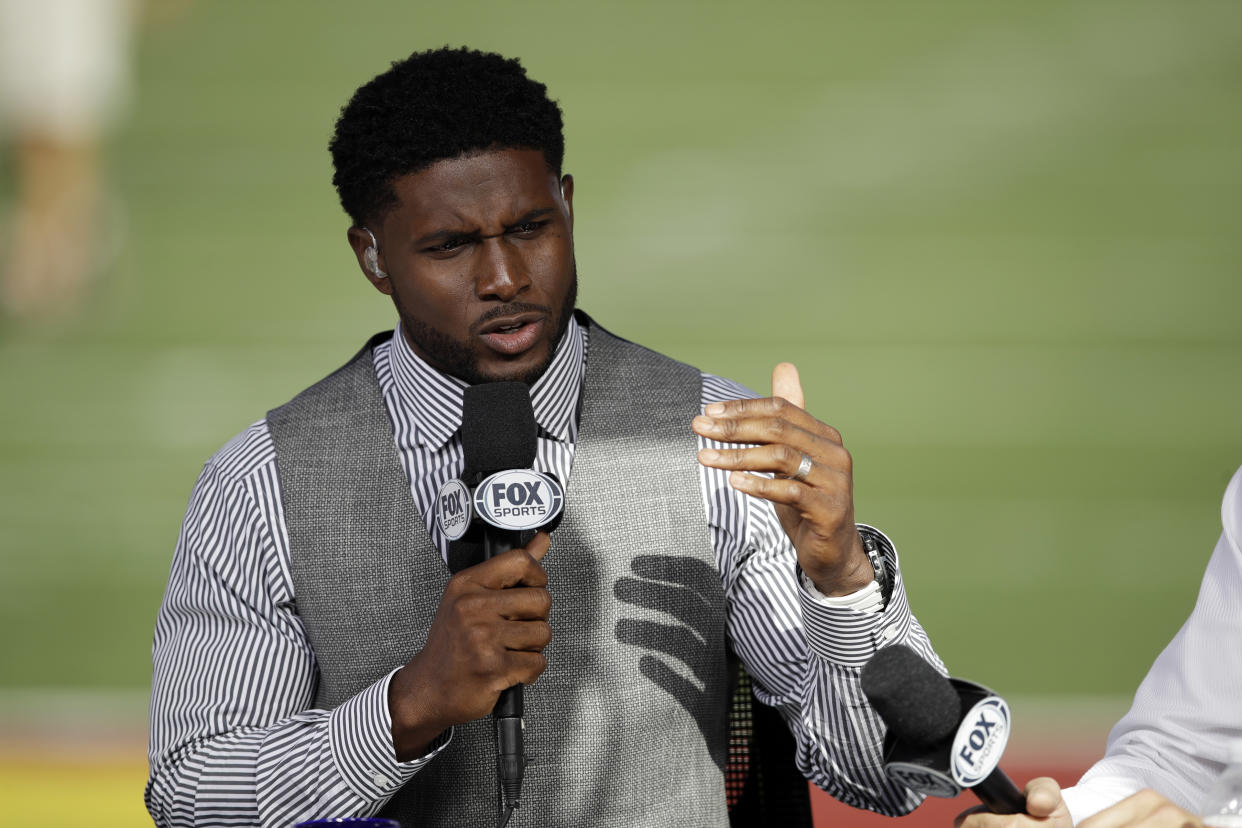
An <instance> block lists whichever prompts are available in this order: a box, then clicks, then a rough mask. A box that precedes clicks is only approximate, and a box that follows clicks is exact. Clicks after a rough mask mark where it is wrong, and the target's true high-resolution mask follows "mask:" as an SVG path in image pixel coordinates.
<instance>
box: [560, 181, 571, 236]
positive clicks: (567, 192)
mask: <svg viewBox="0 0 1242 828" xmlns="http://www.w3.org/2000/svg"><path fill="white" fill-rule="evenodd" d="M561 199H562V200H564V202H565V209H566V210H567V211H568V213H569V229H570V230H573V229H574V177H573V176H572V175H562V176H561Z"/></svg>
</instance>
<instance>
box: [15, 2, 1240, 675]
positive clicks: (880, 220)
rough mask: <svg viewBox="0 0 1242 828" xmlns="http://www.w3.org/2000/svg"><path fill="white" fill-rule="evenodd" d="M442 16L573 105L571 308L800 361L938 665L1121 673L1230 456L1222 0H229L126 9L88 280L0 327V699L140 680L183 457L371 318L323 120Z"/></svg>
mask: <svg viewBox="0 0 1242 828" xmlns="http://www.w3.org/2000/svg"><path fill="white" fill-rule="evenodd" d="M444 43H450V44H468V45H472V46H475V47H479V48H485V49H495V50H499V51H503V52H505V53H509V54H513V55H518V56H521V57H522V58H523V60H524V62H525V64H526V65H527V67H528V68H529V70H530V71H531V73H532V74H533V76H534V77H536V78H538V79H540V80H543V81H545V82H547V83H548V84H549V86H550V88H551V90H552V93H553V95H554V96H555V97H558V98H559V99H560V101H561V103H562V105H563V107H564V110H565V113H566V123H567V131H568V135H567V139H568V151H567V158H566V168H567V171H569V172H572V173H573V174H574V175H575V178H576V188H575V195H576V198H575V207H576V231H577V232H576V237H577V256H578V262H579V267H580V271H581V273H582V278H583V286H582V292H581V305H582V306H583V307H584V308H586V309H588V310H589V311H591V312H592V313H594V314H595V315H596V317H597V318H598V319H600V320H601V321H602V322H604V324H606V325H608V326H609V327H610V328H612V329H613V330H614V331H616V332H618V333H621V334H623V335H625V336H627V337H629V338H632V339H637V340H639V341H641V342H643V343H644V344H647V345H650V346H652V347H656V348H658V349H660V350H663V351H665V352H667V353H670V354H672V355H674V356H676V357H678V358H681V359H683V360H686V361H689V362H693V363H695V364H697V365H699V366H700V367H703V368H705V369H709V370H712V371H715V372H718V373H722V374H725V375H729V376H732V377H735V378H737V379H739V380H741V381H743V382H746V383H747V384H749V385H751V386H752V387H755V388H757V389H760V390H763V389H765V388H766V387H767V382H768V379H767V378H768V370H769V368H770V366H771V365H772V364H773V363H774V362H776V361H779V360H784V359H790V360H793V361H795V362H797V363H798V365H799V366H800V368H801V369H802V374H803V380H804V384H805V385H806V386H807V390H808V398H809V407H810V408H811V409H812V411H814V412H815V413H817V414H818V415H819V416H820V417H821V418H822V419H825V420H827V421H829V422H831V423H833V424H834V425H836V426H838V427H839V428H840V429H841V431H842V432H843V433H844V434H845V437H846V441H847V445H848V446H849V447H850V448H851V450H852V451H853V454H854V457H855V461H856V465H857V485H856V489H857V503H858V506H857V512H858V516H859V519H861V520H865V521H868V522H871V523H874V524H876V525H878V526H880V527H882V528H884V529H885V530H886V531H887V532H888V533H889V534H890V535H892V536H893V537H894V539H895V540H896V541H897V543H898V548H899V549H900V551H901V553H902V556H903V558H902V560H903V568H904V572H905V577H906V580H907V583H908V589H909V593H910V596H911V600H912V603H913V606H914V609H915V611H916V613H917V614H918V617H919V618H920V620H921V621H922V622H923V623H924V625H925V626H926V627H927V628H928V630H929V631H930V632H931V634H932V636H933V638H934V640H935V642H936V644H937V647H938V648H939V650H940V652H941V653H942V654H943V656H944V657H945V659H946V661H947V663H948V664H949V666H950V668H951V669H952V670H953V671H954V672H955V673H957V674H960V675H963V676H966V677H971V678H976V679H978V680H980V681H984V682H986V683H987V684H989V685H991V686H993V687H996V688H997V689H999V690H1001V691H1003V692H1005V693H1007V694H1013V695H1028V696H1080V695H1104V696H1117V695H1124V694H1126V693H1128V692H1130V691H1132V690H1133V688H1134V686H1135V684H1136V683H1137V681H1138V679H1139V678H1140V677H1141V676H1142V674H1143V673H1144V672H1145V670H1146V668H1147V666H1148V664H1149V663H1150V662H1151V660H1152V658H1153V657H1154V656H1155V654H1156V653H1157V652H1158V651H1159V649H1160V648H1161V647H1162V646H1163V644H1164V643H1165V642H1167V640H1168V639H1169V637H1170V636H1171V635H1172V634H1173V632H1174V631H1175V630H1176V629H1177V627H1178V626H1179V624H1180V622H1181V620H1182V619H1183V618H1184V617H1185V615H1186V614H1187V612H1188V611H1189V609H1190V606H1191V604H1192V602H1193V599H1194V595H1195V590H1196V586H1197V584H1198V580H1199V577H1200V575H1201V573H1202V568H1203V565H1204V563H1205V562H1206V560H1207V558H1208V555H1209V554H1210V552H1211V549H1212V546H1213V544H1214V543H1215V541H1216V538H1217V536H1218V534H1219V530H1220V524H1219V503H1220V495H1221V493H1222V492H1223V489H1224V486H1225V483H1226V482H1227V480H1228V479H1229V476H1230V474H1231V473H1232V471H1233V470H1234V469H1235V468H1236V467H1237V466H1238V465H1239V464H1242V428H1240V425H1242V413H1240V412H1242V321H1240V320H1242V279H1240V278H1239V273H1240V267H1239V266H1240V265H1242V232H1240V228H1239V223H1240V219H1242V106H1239V103H1240V100H1239V98H1240V93H1242V4H1238V3H1234V2H1228V1H1227V0H1222V1H1221V2H1212V0H1191V2H1185V3H1176V4H1174V3H1165V2H1156V1H1155V0H1114V1H1113V2H1100V1H1092V2H1048V3H1019V2H982V0H978V1H977V2H970V1H969V0H945V2H941V3H937V4H934V5H933V4H923V3H920V2H913V1H911V2H897V0H889V1H888V2H878V3H862V2H856V3H812V2H804V3H799V2H775V3H769V4H765V5H764V6H762V11H761V10H760V7H759V6H756V5H755V4H753V3H741V2H715V3H710V4H709V3H670V2H659V3H657V2H646V3H625V4H620V3H618V4H588V3H570V2H563V3H541V2H536V3H524V4H507V3H477V2H460V3H454V4H438V5H435V6H432V5H429V4H411V3H398V2H372V3H367V4H364V5H360V6H350V7H348V8H347V7H346V6H344V5H341V4H329V3H304V2H303V3H299V2H293V0H278V1H277V0H268V2H264V3H245V2H240V0H232V1H231V2H223V1H220V2H200V3H197V4H194V5H192V6H191V7H190V9H189V11H188V13H187V14H186V16H184V17H183V18H182V19H180V20H178V21H176V22H174V23H172V24H166V25H164V26H162V27H158V28H155V29H151V30H148V31H146V32H144V34H143V36H142V37H141V39H140V41H139V45H140V55H139V65H138V70H139V71H138V86H137V90H136V105H135V108H134V109H133V111H132V114H131V116H130V118H129V119H128V121H127V122H126V123H125V125H124V127H123V129H122V130H121V132H120V134H119V135H117V136H116V139H115V141H114V142H113V144H112V147H111V172H112V178H113V182H114V189H115V191H116V193H115V194H116V200H117V203H118V204H119V205H122V206H123V211H124V216H125V221H124V224H125V227H126V235H125V239H124V245H123V247H122V249H121V253H120V256H119V258H118V260H117V262H116V264H115V266H114V267H113V268H112V272H111V273H110V278H109V280H108V281H106V282H105V283H103V284H102V285H101V286H100V289H99V291H98V295H97V297H96V299H95V301H94V302H93V303H92V305H91V308H90V310H89V312H88V313H87V314H86V315H85V316H84V317H83V318H82V319H81V320H79V321H78V322H77V323H76V324H75V325H73V326H71V327H67V328H66V327H63V326H61V327H50V328H31V327H20V326H16V325H14V324H12V323H9V324H8V325H7V326H6V327H4V328H3V329H0V388H2V389H3V396H4V404H3V406H0V549H2V550H3V556H2V558H0V664H2V665H3V670H2V671H0V691H5V692H10V693H17V692H19V691H28V690H30V689H32V688H42V687H59V688H77V689H81V690H86V691H90V690H93V689H109V690H117V689H120V690H125V689H132V690H133V691H134V694H135V698H139V699H140V698H141V695H142V693H143V692H144V690H145V688H146V686H147V683H148V682H149V678H150V666H149V655H150V653H149V648H150V639H151V630H152V625H153V621H154V616H155V610H156V607H157V606H158V603H159V599H160V595H161V592H162V589H163V585H164V580H165V577H166V575H167V571H168V563H169V559H170V556H171V553H172V548H173V544H174V542H175V540H176V536H177V529H178V525H179V522H180V519H181V514H182V512H183V510H184V507H185V503H186V499H187V497H188V494H189V491H190V487H191V486H192V484H193V482H194V479H195V477H196V475H197V472H198V468H199V466H200V465H201V463H202V462H203V461H204V460H205V459H206V458H207V457H209V456H210V455H211V454H212V453H213V452H214V451H215V450H216V449H217V448H218V447H219V446H220V445H221V444H222V443H223V442H224V441H225V440H227V439H228V438H229V437H231V436H232V435H233V434H235V433H236V432H237V431H239V430H241V429H242V428H244V427H245V426H246V425H247V424H248V423H250V422H252V421H253V420H255V419H257V418H258V417H260V416H261V415H262V414H263V412H264V411H266V410H267V409H268V408H270V407H272V406H273V405H276V404H279V403H281V402H283V401H284V400H285V399H287V398H288V397H289V396H291V395H292V394H293V393H295V392H296V391H298V390H299V389H301V388H302V387H304V386H305V385H307V384H308V383H309V382H311V381H313V380H315V379H317V378H318V377H320V376H322V375H323V374H325V373H327V372H328V371H329V370H331V369H332V368H334V367H336V366H337V365H338V364H339V363H341V362H342V361H343V360H344V359H345V358H346V357H347V356H349V355H350V354H351V353H352V352H353V350H354V349H355V348H356V347H357V346H358V345H359V344H360V343H361V342H362V341H363V339H364V338H365V337H366V336H367V335H368V334H370V333H372V332H373V331H375V330H379V329H381V328H384V327H390V326H391V324H392V322H393V312H392V310H391V307H390V306H389V305H387V304H385V301H384V300H383V298H382V297H380V296H379V295H378V294H377V293H375V292H374V291H373V290H371V289H370V288H369V287H368V286H367V285H366V283H365V282H364V280H363V279H362V278H361V277H360V275H359V273H358V271H357V268H356V266H355V265H354V262H353V260H352V256H351V254H350V252H349V250H348V248H347V246H346V244H345V228H346V226H347V222H346V220H345V218H344V216H343V214H342V213H341V211H340V209H339V207H338V206H337V203H336V199H335V194H334V192H333V191H332V189H331V185H330V178H331V170H330V165H329V159H328V155H327V152H326V143H327V139H328V136H329V134H330V131H331V128H332V124H333V122H334V120H335V117H336V114H337V111H338V109H339V107H340V106H341V105H342V104H343V103H344V101H345V100H346V98H347V96H348V94H349V93H350V92H351V91H352V89H353V88H355V87H356V86H357V85H358V84H360V83H362V82H363V81H365V80H366V79H368V78H369V77H371V76H372V75H373V74H375V73H376V72H378V71H380V70H382V69H383V68H385V67H386V66H387V64H388V63H389V62H390V61H391V60H394V59H397V58H399V57H402V56H404V55H406V54H408V53H409V52H410V51H412V50H414V49H417V48H424V47H429V46H435V45H440V44H444ZM11 191H12V180H11V170H8V169H6V170H5V172H4V178H3V180H2V181H0V193H3V194H4V198H5V200H6V201H7V199H8V195H9V194H10V193H11Z"/></svg>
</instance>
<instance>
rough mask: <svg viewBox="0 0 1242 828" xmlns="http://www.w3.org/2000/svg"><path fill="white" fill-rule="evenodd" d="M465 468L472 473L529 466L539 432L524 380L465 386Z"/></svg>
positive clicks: (462, 435)
mask: <svg viewBox="0 0 1242 828" xmlns="http://www.w3.org/2000/svg"><path fill="white" fill-rule="evenodd" d="M461 442H462V451H463V453H464V455H465V467H466V470H467V471H469V472H473V473H475V474H483V475H487V474H491V473H493V472H498V471H505V470H506V469H529V468H530V467H531V466H532V465H533V464H534V462H535V448H536V446H537V444H538V433H537V429H536V426H535V412H534V410H533V409H532V408H531V404H530V386H528V385H527V384H526V383H524V382H488V383H484V384H482V385H472V386H470V387H469V388H467V389H466V395H465V399H464V401H463V407H462V417H461Z"/></svg>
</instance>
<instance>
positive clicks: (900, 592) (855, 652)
mask: <svg viewBox="0 0 1242 828" xmlns="http://www.w3.org/2000/svg"><path fill="white" fill-rule="evenodd" d="M868 528H869V529H870V531H871V533H872V537H873V538H875V540H876V545H877V546H878V547H879V552H880V558H881V560H882V561H883V562H884V566H885V569H886V570H887V572H888V573H890V574H891V577H892V583H893V590H892V593H891V594H890V595H889V598H888V602H887V603H886V604H885V605H884V607H883V608H882V609H879V610H872V611H866V610H863V611H859V610H858V609H853V608H851V607H849V606H841V605H840V604H839V603H837V602H832V603H829V602H827V601H824V600H822V598H823V597H824V596H821V598H820V599H817V598H816V597H815V596H814V595H812V594H811V593H810V592H808V591H807V590H806V589H800V590H799V591H798V598H799V600H800V602H801V604H802V626H803V629H804V630H805V631H806V638H807V642H808V643H809V644H810V645H811V649H812V650H813V651H814V652H815V653H817V654H818V655H820V656H822V657H823V658H826V659H827V660H829V661H833V662H836V663H837V664H841V665H844V666H847V667H861V666H863V665H864V664H866V663H867V662H868V661H869V660H870V659H871V656H872V655H873V654H874V653H875V651H876V650H878V649H879V648H880V647H884V646H887V645H889V644H899V643H902V642H904V641H905V640H906V639H907V638H909V636H910V628H911V625H912V622H913V616H911V614H910V604H909V602H907V600H906V588H905V585H904V583H903V582H902V579H901V570H900V569H899V568H898V561H897V550H896V548H895V547H894V546H893V542H892V541H890V540H889V539H888V537H887V536H885V535H884V533H883V532H880V531H879V530H877V529H874V528H871V527H868ZM802 577H803V576H802V570H801V569H800V568H799V570H798V578H799V581H800V582H801V580H802ZM867 588H869V587H865V588H864V590H865V589H867ZM844 597H850V596H844ZM829 601H831V599H829Z"/></svg>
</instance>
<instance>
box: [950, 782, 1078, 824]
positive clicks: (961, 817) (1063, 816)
mask: <svg viewBox="0 0 1242 828" xmlns="http://www.w3.org/2000/svg"><path fill="white" fill-rule="evenodd" d="M1026 811H1027V812H1026V813H1025V814H992V813H988V811H987V809H986V808H984V807H983V806H982V805H978V806H976V807H974V808H971V809H969V810H967V811H962V813H960V814H958V815H957V819H955V820H953V828H1073V824H1074V823H1073V820H1072V819H1070V815H1069V810H1068V809H1067V808H1066V807H1065V801H1064V800H1063V799H1062V798H1061V786H1060V785H1058V784H1057V781H1056V780H1055V779H1050V778H1049V777H1046V776H1041V777H1039V778H1038V779H1032V780H1031V781H1030V782H1028V783H1026ZM1084 825H1085V823H1084Z"/></svg>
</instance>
